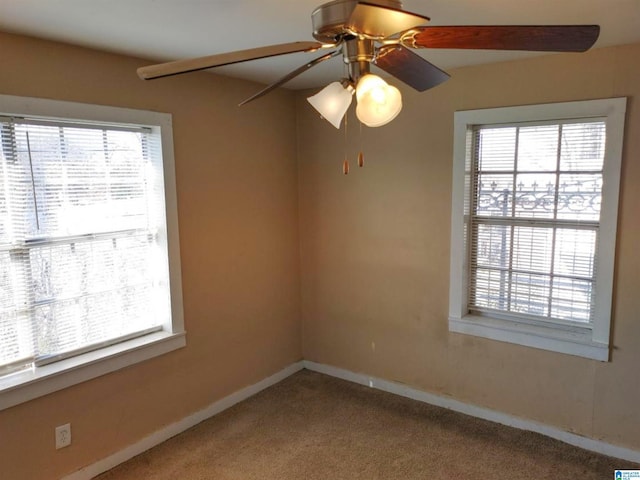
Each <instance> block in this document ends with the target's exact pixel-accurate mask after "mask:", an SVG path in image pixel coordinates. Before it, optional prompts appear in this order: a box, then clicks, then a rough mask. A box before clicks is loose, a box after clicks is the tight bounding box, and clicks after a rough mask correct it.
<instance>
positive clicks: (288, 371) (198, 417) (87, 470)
mask: <svg viewBox="0 0 640 480" xmlns="http://www.w3.org/2000/svg"><path fill="white" fill-rule="evenodd" d="M303 368H304V366H303V362H297V363H294V364H292V365H290V366H288V367H286V368H284V369H283V370H280V371H279V372H278V373H275V374H274V375H271V376H270V377H268V378H265V379H264V380H261V381H259V382H258V383H255V384H253V385H250V386H248V387H246V388H243V389H242V390H239V391H237V392H235V393H232V394H231V395H229V396H227V397H224V398H222V399H221V400H218V401H217V402H215V403H212V404H211V405H209V406H208V407H206V408H204V409H203V410H200V411H199V412H196V413H194V414H192V415H189V416H188V417H186V418H183V419H182V420H180V421H178V422H176V423H172V424H171V425H168V426H166V427H164V428H163V429H161V430H158V431H157V432H155V433H153V434H151V435H149V436H148V437H145V438H143V439H142V440H140V441H139V442H136V443H134V444H133V445H129V446H128V447H126V448H125V449H123V450H120V451H119V452H116V453H114V454H113V455H109V456H108V457H106V458H103V459H102V460H99V461H97V462H96V463H93V464H91V465H88V466H86V467H84V468H82V469H80V470H78V471H76V472H74V473H72V474H70V475H67V476H65V477H63V478H62V480H90V479H92V478H93V477H95V476H97V475H100V474H101V473H104V472H106V471H107V470H110V469H112V468H113V467H116V466H118V465H120V464H121V463H123V462H126V461H127V460H129V459H131V458H133V457H135V456H136V455H140V454H141V453H142V452H145V451H147V450H149V449H150V448H152V447H155V446H156V445H158V444H160V443H162V442H164V441H166V440H168V439H170V438H171V437H174V436H176V435H178V434H179V433H182V432H184V431H185V430H187V429H189V428H191V427H193V426H194V425H197V424H198V423H200V422H202V421H204V420H206V419H208V418H210V417H212V416H214V415H216V414H218V413H220V412H222V411H223V410H226V409H227V408H229V407H232V406H234V405H235V404H236V403H238V402H241V401H243V400H246V399H247V398H249V397H251V396H253V395H255V394H256V393H258V392H260V391H262V390H264V389H265V388H268V387H270V386H272V385H275V384H276V383H278V382H280V381H282V380H284V379H285V378H287V377H288V376H290V375H293V374H294V373H296V372H297V371H299V370H302V369H303Z"/></svg>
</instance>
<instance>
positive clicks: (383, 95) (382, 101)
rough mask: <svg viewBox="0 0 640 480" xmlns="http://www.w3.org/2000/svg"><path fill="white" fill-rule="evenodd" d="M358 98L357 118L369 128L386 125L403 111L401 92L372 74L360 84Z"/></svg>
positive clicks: (364, 77) (357, 89) (363, 78)
mask: <svg viewBox="0 0 640 480" xmlns="http://www.w3.org/2000/svg"><path fill="white" fill-rule="evenodd" d="M356 98H357V100H358V106H357V107H356V116H357V117H358V120H360V121H361V122H362V123H364V124H365V125H366V126H367V127H380V126H382V125H386V124H387V123H389V122H390V121H391V120H393V119H394V118H396V117H397V116H398V114H399V113H400V110H402V95H400V90H398V89H397V88H396V87H394V86H393V85H389V84H388V83H387V82H385V81H384V80H383V79H382V78H380V77H378V76H377V75H373V74H371V73H369V74H367V75H365V76H363V77H362V78H361V79H360V81H359V82H358V86H357V87H356Z"/></svg>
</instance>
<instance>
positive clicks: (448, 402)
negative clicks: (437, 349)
mask: <svg viewBox="0 0 640 480" xmlns="http://www.w3.org/2000/svg"><path fill="white" fill-rule="evenodd" d="M302 363H303V365H304V368H306V369H307V370H312V371H314V372H319V373H324V374H325V375H330V376H332V377H336V378H341V379H342V380H347V381H349V382H354V383H359V384H361V385H366V386H368V387H371V388H376V389H378V390H382V391H385V392H389V393H394V394H396V395H400V396H403V397H407V398H411V399H413V400H418V401H420V402H424V403H428V404H430V405H435V406H438V407H443V408H447V409H449V410H453V411H456V412H460V413H464V414H466V415H471V416H472V417H477V418H482V419H484V420H489V421H491V422H495V423H500V424H502V425H507V426H509V427H514V428H518V429H520V430H528V431H531V432H536V433H540V434H542V435H545V436H547V437H551V438H555V439H556V440H560V441H562V442H565V443H568V444H570V445H574V446H576V447H580V448H584V449H585V450H590V451H592V452H597V453H601V454H603V455H608V456H610V457H615V458H620V459H622V460H629V461H631V462H637V463H640V452H638V451H635V450H631V449H629V448H625V447H620V446H617V445H612V444H610V443H606V442H603V441H600V440H594V439H592V438H588V437H583V436H580V435H577V434H575V433H571V432H566V431H564V430H561V429H559V428H557V427H552V426H549V425H545V424H543V423H538V422H535V421H533V420H526V419H523V418H518V417H514V416H512V415H508V414H506V413H502V412H498V411H495V410H490V409H488V408H483V407H478V406H476V405H471V404H468V403H464V402H460V401H458V400H454V399H452V398H447V397H442V396H439V395H434V394H432V393H427V392H423V391H421V390H417V389H415V388H411V387H408V386H406V385H403V384H401V383H396V382H390V381H388V380H382V379H379V378H375V377H371V376H369V375H365V374H361V373H354V372H351V371H349V370H344V369H342V368H337V367H332V366H330V365H324V364H322V363H315V362H310V361H308V360H304V361H303V362H302Z"/></svg>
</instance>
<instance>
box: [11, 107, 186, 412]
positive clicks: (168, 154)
mask: <svg viewBox="0 0 640 480" xmlns="http://www.w3.org/2000/svg"><path fill="white" fill-rule="evenodd" d="M22 100H23V102H22V103H21V102H20V99H18V98H16V97H6V96H0V139H1V147H2V148H1V150H0V394H1V396H0V407H7V406H10V405H12V404H15V403H19V402H20V401H24V400H27V399H29V398H33V397H34V396H37V395H36V394H33V393H29V391H28V390H29V388H31V390H34V384H40V385H36V386H37V389H38V390H44V391H45V393H48V391H53V390H55V389H58V388H62V387H64V386H66V385H70V384H73V383H76V382H77V381H82V380H84V379H86V378H92V377H95V376H97V375H100V374H102V373H106V372H107V371H112V370H114V369H115V368H118V367H114V366H115V365H116V363H118V364H120V365H123V362H122V360H123V358H122V357H123V355H126V354H127V353H128V354H129V357H130V358H129V360H130V361H131V362H134V361H137V360H142V359H146V358H150V357H151V356H155V355H156V354H159V353H163V352H164V351H168V350H171V349H174V348H177V347H179V346H182V345H184V335H183V326H182V311H181V309H182V307H181V295H180V278H179V275H178V272H179V270H176V268H178V269H179V257H178V256H177V251H178V250H177V245H176V244H175V242H176V241H177V231H176V218H175V217H176V215H175V192H174V188H175V187H174V179H173V177H174V174H173V162H172V151H171V149H172V147H171V130H170V126H171V125H170V117H169V116H168V115H166V114H157V113H151V112H141V111H133V110H124V109H115V108H107V107H97V106H89V105H80V104H70V103H65V102H52V101H44V100H36V99H22ZM25 104H26V105H25ZM52 112H56V114H55V115H51V113H52ZM165 200H166V201H165ZM170 230H173V231H170ZM170 252H171V255H170V254H169V253H170ZM170 257H171V261H170ZM116 358H118V361H117V362H116V361H114V360H115V359H116ZM110 361H111V365H109V362H110ZM96 363H97V364H99V365H100V366H99V367H97V368H96V367H95V364H96ZM127 363H130V362H127ZM124 364H126V363H124ZM61 373H69V375H67V377H68V380H66V381H64V380H63V381H62V382H61V381H60V379H56V386H55V387H54V386H52V387H47V386H46V383H47V379H48V378H49V377H52V376H56V377H59V376H60V374H61ZM63 378H64V376H63ZM52 385H53V384H52Z"/></svg>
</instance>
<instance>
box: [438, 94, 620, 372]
mask: <svg viewBox="0 0 640 480" xmlns="http://www.w3.org/2000/svg"><path fill="white" fill-rule="evenodd" d="M625 105H626V100H625V99H610V100H593V101H584V102H570V103H560V104H549V105H535V106H525V107H508V108H497V109H487V110H476V111H467V112H456V114H455V146H454V175H453V177H454V178H453V211H452V231H451V235H452V258H451V277H450V281H451V288H450V302H449V329H450V331H453V332H458V333H466V334H471V335H477V336H482V337H486V338H491V339H494V340H500V341H506V342H512V343H517V344H521V345H526V346H530V347H537V348H542V349H546V350H552V351H557V352H563V353H568V354H573V355H579V356H584V357H587V358H593V359H598V360H603V361H606V360H608V358H609V331H610V320H611V296H612V284H613V261H614V255H615V232H616V224H617V208H618V187H619V179H620V162H621V152H622V133H623V128H624V115H625Z"/></svg>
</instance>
